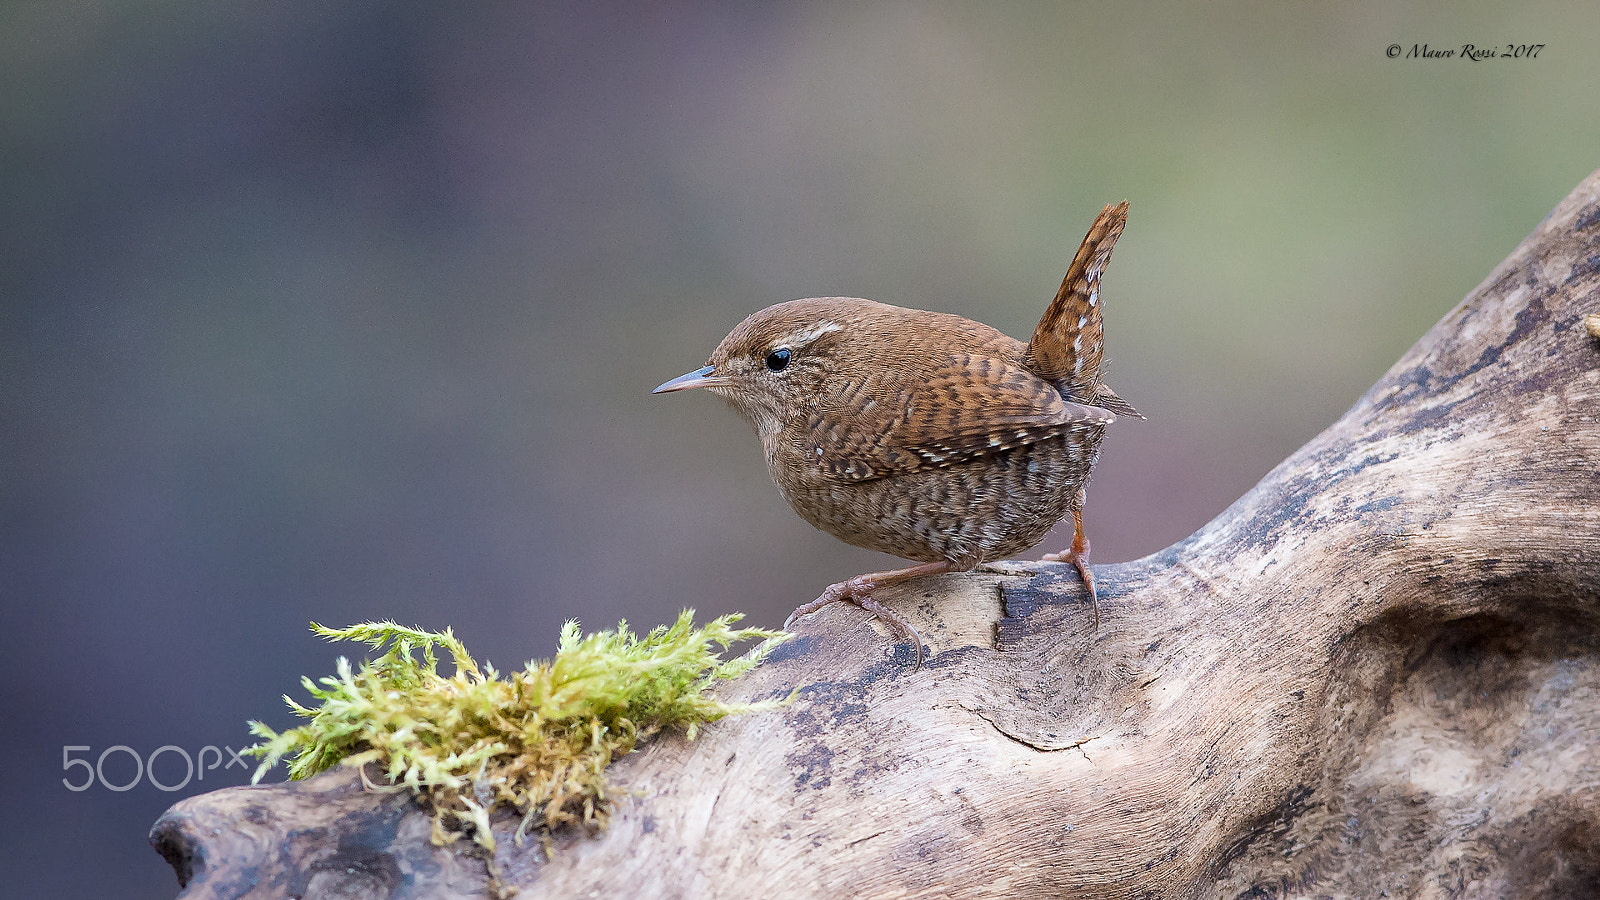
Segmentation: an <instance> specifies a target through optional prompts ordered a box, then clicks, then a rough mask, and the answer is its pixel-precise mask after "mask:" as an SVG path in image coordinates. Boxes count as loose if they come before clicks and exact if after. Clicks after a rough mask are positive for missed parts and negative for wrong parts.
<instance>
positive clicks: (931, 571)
mask: <svg viewBox="0 0 1600 900" xmlns="http://www.w3.org/2000/svg"><path fill="white" fill-rule="evenodd" d="M953 571H955V567H954V566H952V565H951V564H950V563H948V562H930V563H922V564H921V565H916V566H911V567H909V568H905V569H893V570H891V571H888V572H869V573H867V574H866V575H857V576H856V577H854V578H852V579H850V580H849V581H841V582H839V583H838V584H830V585H828V589H827V590H825V591H823V592H822V596H821V597H818V598H817V599H815V600H813V601H811V602H810V603H807V604H806V605H804V606H802V607H800V608H799V609H797V610H795V611H794V612H792V613H790V614H789V618H788V619H785V620H784V623H783V627H784V628H788V627H789V626H790V625H792V624H794V620H795V619H798V618H800V617H801V616H807V615H810V614H811V613H814V612H816V611H817V610H819V609H821V608H822V607H824V606H827V605H828V604H829V603H833V602H836V601H840V600H842V601H844V602H846V603H854V604H855V605H857V606H859V607H861V608H862V609H864V610H866V611H867V612H869V613H872V614H873V615H874V616H877V617H878V618H879V619H881V620H883V623H884V624H885V625H888V626H889V627H890V628H892V629H894V630H895V631H896V632H898V633H899V635H900V636H901V637H903V638H905V639H906V640H908V641H910V642H911V646H913V647H915V648H917V664H916V665H915V666H913V667H912V671H916V670H917V669H920V668H922V635H920V634H917V630H916V629H915V628H912V627H911V623H910V622H907V621H906V620H905V617H903V616H901V615H900V614H899V613H897V612H895V611H894V610H892V609H890V608H889V607H887V606H884V605H883V604H882V603H879V602H878V601H877V600H874V599H873V598H872V592H873V591H875V590H877V589H878V588H881V587H884V586H885V585H890V584H895V583H897V582H901V581H907V580H910V579H912V578H921V577H922V576H924V575H943V574H945V573H947V572H953Z"/></svg>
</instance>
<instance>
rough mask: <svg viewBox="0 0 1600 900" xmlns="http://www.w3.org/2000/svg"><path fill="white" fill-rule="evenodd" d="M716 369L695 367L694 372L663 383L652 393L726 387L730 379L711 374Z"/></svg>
mask: <svg viewBox="0 0 1600 900" xmlns="http://www.w3.org/2000/svg"><path fill="white" fill-rule="evenodd" d="M714 371H716V367H715V366H701V367H700V368H698V369H695V370H694V371H693V372H687V373H685V374H683V375H679V376H678V377H677V378H674V379H672V380H671V381H668V382H666V383H664V384H662V385H661V386H660V387H658V388H656V389H655V390H653V391H651V392H650V393H652V394H670V393H672V392H673V391H687V390H688V389H689V388H698V387H725V386H726V385H727V384H728V379H727V378H726V377H724V376H721V375H713V374H711V373H712V372H714Z"/></svg>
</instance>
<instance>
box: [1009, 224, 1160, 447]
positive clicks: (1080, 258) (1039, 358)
mask: <svg viewBox="0 0 1600 900" xmlns="http://www.w3.org/2000/svg"><path fill="white" fill-rule="evenodd" d="M1127 222H1128V201H1126V200H1124V201H1122V202H1121V203H1118V204H1117V205H1116V206H1107V207H1106V208H1105V209H1102V210H1100V216H1099V218H1096V219H1095V220H1094V225H1093V226H1091V227H1090V228H1089V233H1088V234H1087V235H1085V236H1084V239H1083V244H1082V245H1081V246H1080V247H1078V255H1077V256H1075V257H1073V260H1072V265H1071V266H1069V267H1068V268H1067V277H1066V278H1064V279H1062V280H1061V290H1060V291H1058V292H1057V293H1056V298H1055V299H1054V300H1052V301H1051V302H1050V308H1049V309H1046V310H1045V311H1044V317H1043V318H1041V319H1040V320H1039V327H1037V328H1035V329H1034V330H1033V340H1031V341H1029V342H1028V354H1027V357H1026V361H1027V365H1028V368H1029V369H1031V370H1033V372H1034V373H1035V374H1037V375H1038V376H1040V377H1041V378H1044V379H1046V380H1048V381H1051V382H1054V383H1055V384H1056V385H1057V386H1058V387H1061V388H1063V389H1065V390H1066V392H1067V393H1068V395H1070V396H1071V397H1072V398H1073V399H1074V400H1076V401H1078V402H1080V403H1092V404H1094V405H1096V406H1101V407H1104V408H1106V409H1109V410H1111V411H1112V412H1115V413H1117V414H1119V415H1132V416H1139V414H1138V412H1136V411H1135V410H1134V408H1133V407H1132V406H1129V405H1128V403H1127V402H1126V401H1124V400H1123V399H1122V398H1120V397H1118V396H1117V395H1116V394H1115V393H1112V392H1111V389H1110V388H1107V387H1105V386H1104V385H1102V384H1101V383H1100V358H1101V354H1102V352H1103V351H1104V349H1105V340H1104V337H1103V333H1102V331H1101V324H1100V322H1101V320H1100V274H1101V273H1102V272H1104V271H1105V268H1106V264H1107V263H1109V262H1110V261H1111V248H1113V247H1115V246H1116V244H1117V238H1118V237H1119V236H1121V234H1122V228H1123V226H1124V225H1126V224H1127ZM1139 417H1140V418H1143V417H1142V416H1139Z"/></svg>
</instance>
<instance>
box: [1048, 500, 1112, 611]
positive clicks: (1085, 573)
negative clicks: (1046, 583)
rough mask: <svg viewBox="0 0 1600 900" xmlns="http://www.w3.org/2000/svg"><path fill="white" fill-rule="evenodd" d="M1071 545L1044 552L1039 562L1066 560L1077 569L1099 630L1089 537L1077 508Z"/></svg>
mask: <svg viewBox="0 0 1600 900" xmlns="http://www.w3.org/2000/svg"><path fill="white" fill-rule="evenodd" d="M1078 506H1079V509H1081V508H1082V507H1083V494H1082V492H1081V491H1080V492H1079V494H1078ZM1072 525H1073V528H1072V547H1071V548H1070V549H1068V550H1064V551H1062V552H1061V553H1046V554H1045V555H1043V556H1041V557H1039V560H1040V561H1041V562H1068V563H1072V567H1073V568H1075V569H1077V570H1078V575H1079V576H1081V577H1082V578H1083V586H1084V587H1085V588H1088V590H1089V608H1090V609H1092V610H1093V611H1094V628H1095V630H1096V631H1099V630H1100V598H1099V597H1098V596H1096V594H1095V590H1094V573H1093V572H1090V571H1089V538H1088V537H1087V536H1086V535H1085V534H1084V533H1083V514H1082V513H1081V512H1079V511H1078V510H1077V509H1075V510H1073V511H1072Z"/></svg>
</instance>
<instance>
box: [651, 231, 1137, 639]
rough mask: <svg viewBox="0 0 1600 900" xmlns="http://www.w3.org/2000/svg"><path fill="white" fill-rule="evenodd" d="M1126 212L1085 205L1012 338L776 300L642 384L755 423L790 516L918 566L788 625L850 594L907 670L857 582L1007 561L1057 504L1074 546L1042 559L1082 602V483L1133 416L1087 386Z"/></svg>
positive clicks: (944, 319) (889, 618)
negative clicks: (1072, 252)
mask: <svg viewBox="0 0 1600 900" xmlns="http://www.w3.org/2000/svg"><path fill="white" fill-rule="evenodd" d="M1127 212H1128V204H1127V203H1126V202H1124V203H1121V204H1119V205H1117V206H1114V207H1113V206H1107V207H1106V208H1105V209H1104V210H1102V211H1101V213H1100V217H1099V218H1098V219H1097V220H1096V221H1095V224H1094V227H1093V228H1091V229H1090V231H1089V234H1088V236H1087V237H1085V238H1084V241H1083V245H1082V246H1081V247H1080V248H1079V250H1078V254H1077V256H1076V257H1075V258H1074V259H1073V261H1072V265H1071V267H1070V268H1069V269H1068V271H1067V276H1066V278H1065V279H1064V280H1063V281H1062V283H1061V289H1060V291H1059V292H1058V293H1057V294H1056V297H1055V300H1054V301H1052V302H1051V304H1050V307H1049V308H1048V309H1047V310H1046V311H1045V314H1044V317H1043V318H1042V319H1040V321H1039V326H1038V328H1037V329H1035V331H1034V333H1033V338H1032V340H1031V341H1030V342H1029V343H1027V344H1023V343H1022V342H1021V341H1018V340H1014V339H1012V338H1010V337H1007V336H1005V335H1003V334H1001V333H1000V332H998V331H996V330H994V329H993V328H990V327H989V326H987V325H984V324H981V323H979V322H974V321H972V320H970V319H964V318H962V317H960V316H955V315H950V314H948V313H936V312H926V311H924V310H917V309H902V308H900V307H897V306H888V305H885V304H882V303H874V302H872V301H871V300H859V299H854V298H848V297H821V298H814V299H809V300H791V301H789V302H787V303H779V304H777V305H776V306H769V307H767V308H766V309H763V310H761V311H760V312H757V313H755V314H753V315H751V316H750V317H749V318H747V319H745V320H744V321H743V322H741V323H739V325H738V327H736V328H734V329H733V331H732V332H731V333H729V335H728V336H727V337H726V338H724V339H723V340H722V343H721V344H720V345H718V346H717V349H716V350H715V351H714V352H713V353H712V354H711V359H710V360H709V361H708V362H707V364H706V365H705V367H703V368H701V369H697V370H695V371H693V372H690V373H688V374H686V375H683V376H681V377H679V378H675V379H673V380H671V381H668V382H667V383H665V384H663V385H661V386H660V387H658V388H656V392H657V393H663V392H667V391H676V390H683V389H686V388H693V387H705V388H708V389H709V390H711V391H712V392H713V393H716V394H718V395H720V396H721V397H723V398H724V399H726V400H727V401H729V402H730V403H731V404H732V405H733V407H734V408H735V409H737V410H738V411H739V412H740V413H741V414H743V415H744V417H745V418H746V419H748V420H749V421H750V423H751V425H753V426H754V427H755V430H756V434H757V435H758V436H759V437H760V439H761V446H762V449H763V450H764V451H765V453H766V457H767V470H768V471H769V472H770V473H771V474H772V480H773V481H774V482H776V483H777V485H778V489H779V490H780V491H782V492H783V496H784V499H785V500H787V501H788V502H789V505H790V506H792V507H794V510H795V512H797V513H799V514H800V517H801V518H803V519H805V520H806V521H807V522H809V523H811V524H812V525H814V526H816V527H817V528H820V529H822V530H823V531H826V532H828V533H829V534H832V535H834V536H835V537H838V538H840V539H841V540H844V541H846V542H848V543H851V544H854V545H856V546H858V547H865V548H867V549H869V550H878V551H882V552H884V553H888V554H891V555H894V556H898V557H901V558H903V559H909V560H916V561H919V562H921V563H922V565H919V566H912V567H910V568H907V569H897V570H894V571H891V572H877V573H872V574H869V575H862V576H858V577H856V578H852V579H850V580H849V581H846V582H841V583H839V584H835V585H832V586H830V587H829V588H828V590H827V591H825V592H824V593H823V595H822V596H821V597H819V598H817V600H816V601H814V602H812V603H809V604H807V605H805V606H802V607H800V608H799V609H797V610H795V613H794V616H791V617H790V621H793V619H794V617H795V616H801V615H805V614H806V613H809V612H811V611H812V610H814V609H816V608H817V607H819V606H821V605H823V604H825V603H831V602H833V601H835V600H848V601H850V602H853V603H856V604H858V605H860V606H862V607H864V608H866V609H868V610H871V611H872V612H874V613H875V614H876V615H878V616H879V617H880V618H882V619H884V620H885V621H886V622H888V623H890V624H891V625H893V626H894V627H895V628H896V629H898V630H899V631H900V632H901V633H902V634H904V635H905V636H906V637H907V638H908V639H910V640H911V641H912V642H913V644H914V645H915V647H916V651H917V660H918V663H919V664H920V662H921V654H922V643H921V639H920V637H919V636H918V635H917V634H916V631H915V629H913V628H912V627H911V626H910V624H909V623H907V622H906V621H905V619H904V618H902V617H901V616H899V615H898V614H896V613H895V612H894V611H892V610H890V609H888V608H887V607H885V606H883V605H881V604H879V603H878V602H877V601H876V600H874V599H873V598H872V591H873V589H874V588H875V587H878V586H881V585H883V584H887V583H891V582H894V581H900V580H903V579H906V578H912V577H916V576H920V575H929V574H936V573H942V572H958V571H967V570H970V569H972V568H973V567H974V566H977V565H978V564H979V563H983V562H987V561H990V560H995V559H1003V558H1005V557H1008V556H1011V555H1013V554H1015V553H1019V552H1021V551H1023V550H1026V549H1028V548H1029V547H1032V546H1034V545H1035V544H1037V543H1038V542H1039V541H1040V540H1041V539H1042V538H1043V537H1044V536H1045V533H1046V532H1048V531H1049V530H1050V529H1051V528H1053V527H1055V524H1056V523H1057V522H1059V521H1060V520H1061V519H1062V517H1063V516H1065V515H1066V514H1067V513H1069V512H1070V513H1072V515H1073V517H1074V522H1075V525H1076V528H1075V532H1074V538H1073V545H1072V548H1071V549H1070V550H1069V551H1068V552H1067V553H1065V554H1062V555H1060V556H1055V557H1046V558H1047V559H1065V560H1068V561H1070V562H1072V563H1074V564H1075V565H1076V566H1077V568H1078V571H1079V572H1081V573H1082V575H1083V579H1084V584H1085V586H1086V587H1087V588H1088V590H1089V597H1090V600H1091V603H1092V602H1093V601H1094V597H1095V595H1094V581H1093V578H1092V577H1091V575H1090V572H1089V569H1088V566H1087V558H1088V552H1089V544H1088V541H1087V540H1086V539H1085V538H1084V536H1083V526H1082V506H1083V496H1084V487H1085V485H1086V484H1087V483H1088V480H1089V470H1090V468H1091V467H1093V465H1094V461H1095V457H1096V455H1097V454H1098V453H1099V449H1100V440H1101V438H1102V437H1103V435H1104V434H1105V427H1106V426H1107V425H1108V424H1110V422H1111V420H1112V418H1113V417H1114V416H1113V414H1114V413H1115V414H1120V415H1129V416H1138V413H1137V412H1136V411H1134V409H1133V407H1131V406H1129V405H1128V404H1127V403H1126V402H1125V401H1123V400H1122V399H1121V398H1120V397H1118V396H1117V395H1116V394H1115V393H1113V392H1112V391H1111V389H1110V388H1108V387H1106V386H1105V385H1103V384H1102V383H1101V381H1100V361H1101V353H1102V350H1103V341H1102V337H1101V316H1100V302H1099V291H1100V275H1101V273H1102V272H1103V271H1104V269H1105V266H1106V263H1107V262H1108V261H1109V260H1110V258H1111V249H1112V247H1113V246H1114V245H1115V244H1116V241H1117V237H1118V236H1119V235H1120V234H1121V233H1122V228H1123V225H1124V223H1125V222H1126V221H1127ZM1095 618H1096V622H1098V620H1099V610H1098V607H1097V606H1096V607H1095Z"/></svg>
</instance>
